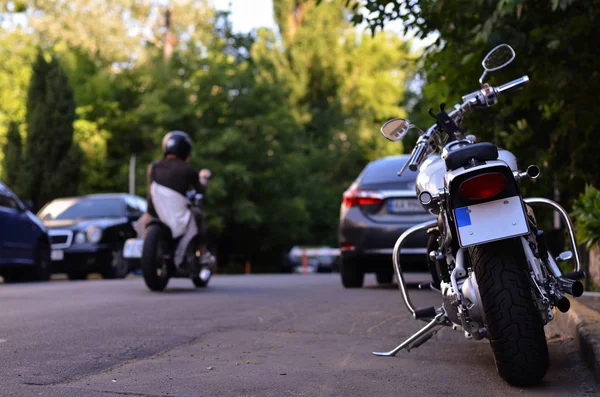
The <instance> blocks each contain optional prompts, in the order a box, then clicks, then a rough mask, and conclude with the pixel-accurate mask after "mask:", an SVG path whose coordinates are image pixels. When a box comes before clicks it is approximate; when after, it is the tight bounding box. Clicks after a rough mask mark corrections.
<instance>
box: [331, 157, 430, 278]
mask: <svg viewBox="0 0 600 397" xmlns="http://www.w3.org/2000/svg"><path fill="white" fill-rule="evenodd" d="M408 158H409V156H407V155H401V156H389V157H384V158H381V159H378V160H375V161H372V162H370V163H369V164H368V165H367V166H366V167H365V169H364V170H363V171H362V172H361V174H360V175H359V176H358V178H357V179H356V181H354V183H353V184H352V185H351V186H350V187H349V188H348V190H346V192H344V196H343V202H342V208H341V211H340V224H339V243H340V250H341V269H340V273H341V276H342V284H343V285H344V286H345V287H346V288H359V287H362V285H363V281H364V275H365V273H375V274H376V277H377V282H378V283H380V284H387V283H391V282H392V281H393V277H394V270H393V265H392V251H393V248H394V244H395V243H396V240H397V239H398V237H400V235H401V234H402V233H403V232H404V231H406V230H407V229H409V228H410V227H412V226H414V225H416V224H418V223H422V222H425V221H428V220H431V219H433V215H431V214H429V213H428V212H426V211H425V210H424V209H423V207H422V206H421V204H420V203H419V201H418V199H417V194H416V192H415V180H416V177H417V174H416V172H411V171H408V170H407V171H406V172H405V173H404V174H403V175H402V177H398V175H397V173H398V171H399V170H400V169H401V168H402V166H403V165H404V163H405V162H406V161H407V160H408ZM427 242H428V236H427V233H426V232H422V233H420V234H415V235H413V237H412V238H410V239H409V240H408V241H407V242H406V244H405V246H404V247H403V249H402V252H401V254H402V263H403V264H404V265H406V267H403V270H414V271H422V272H428V271H429V270H428V263H427V255H426V254H427Z"/></svg>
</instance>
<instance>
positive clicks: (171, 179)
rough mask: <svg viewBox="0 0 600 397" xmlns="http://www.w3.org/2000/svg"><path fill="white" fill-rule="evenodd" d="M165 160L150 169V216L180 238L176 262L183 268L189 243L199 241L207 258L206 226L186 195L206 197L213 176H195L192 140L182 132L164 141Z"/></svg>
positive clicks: (168, 135) (174, 236)
mask: <svg viewBox="0 0 600 397" xmlns="http://www.w3.org/2000/svg"><path fill="white" fill-rule="evenodd" d="M162 150H163V158H162V159H161V160H159V161H155V162H153V163H152V164H150V166H149V167H148V214H149V215H150V216H152V217H155V218H159V219H160V220H161V221H162V222H163V223H164V224H165V225H167V226H168V227H169V228H170V229H171V233H172V237H173V238H179V237H181V240H180V241H179V243H178V245H177V248H176V250H175V258H174V262H175V265H176V266H180V265H181V263H182V261H183V258H184V254H185V252H186V250H187V247H188V245H189V244H190V242H191V241H192V240H193V239H194V238H195V237H196V238H197V239H198V240H199V243H200V251H201V252H202V253H203V254H204V252H205V244H206V223H205V221H204V211H203V209H201V208H197V207H190V205H189V200H188V199H187V197H186V192H188V191H189V190H195V191H196V192H197V193H200V194H205V193H206V187H207V184H208V180H209V179H210V177H211V172H210V170H208V169H202V170H201V171H200V173H198V172H196V171H195V170H194V168H192V166H191V165H190V164H189V161H190V157H191V153H192V140H191V139H190V137H189V135H188V134H186V133H185V132H183V131H171V132H169V133H168V134H166V135H165V137H164V138H163V141H162Z"/></svg>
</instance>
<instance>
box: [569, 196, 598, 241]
mask: <svg viewBox="0 0 600 397" xmlns="http://www.w3.org/2000/svg"><path fill="white" fill-rule="evenodd" d="M572 215H573V218H574V219H575V225H576V227H577V239H578V240H579V242H580V243H585V244H586V245H587V246H588V248H589V247H592V246H593V245H594V244H596V243H597V242H599V241H600V190H598V189H596V188H595V187H593V186H590V185H587V186H586V187H585V192H583V193H581V194H580V195H579V198H578V199H577V201H575V203H574V205H573V213H572Z"/></svg>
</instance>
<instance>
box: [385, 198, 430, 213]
mask: <svg viewBox="0 0 600 397" xmlns="http://www.w3.org/2000/svg"><path fill="white" fill-rule="evenodd" d="M388 211H389V212H391V213H393V214H406V213H414V212H424V211H425V210H424V209H423V207H421V203H419V202H418V201H417V200H416V199H393V200H389V201H388Z"/></svg>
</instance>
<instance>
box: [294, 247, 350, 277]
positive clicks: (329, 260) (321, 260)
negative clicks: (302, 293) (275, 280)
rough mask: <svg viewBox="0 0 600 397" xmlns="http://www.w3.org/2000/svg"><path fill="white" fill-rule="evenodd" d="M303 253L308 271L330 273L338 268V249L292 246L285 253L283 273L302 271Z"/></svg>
mask: <svg viewBox="0 0 600 397" xmlns="http://www.w3.org/2000/svg"><path fill="white" fill-rule="evenodd" d="M304 255H306V265H307V266H306V271H307V272H308V273H330V272H335V271H337V270H338V263H337V258H338V257H339V250H338V249H333V248H331V247H300V246H294V247H293V248H292V249H291V250H290V252H289V253H288V254H287V255H286V258H285V261H284V266H283V267H282V271H283V272H284V273H303V272H304V269H303V267H302V265H303V256H304Z"/></svg>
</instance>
